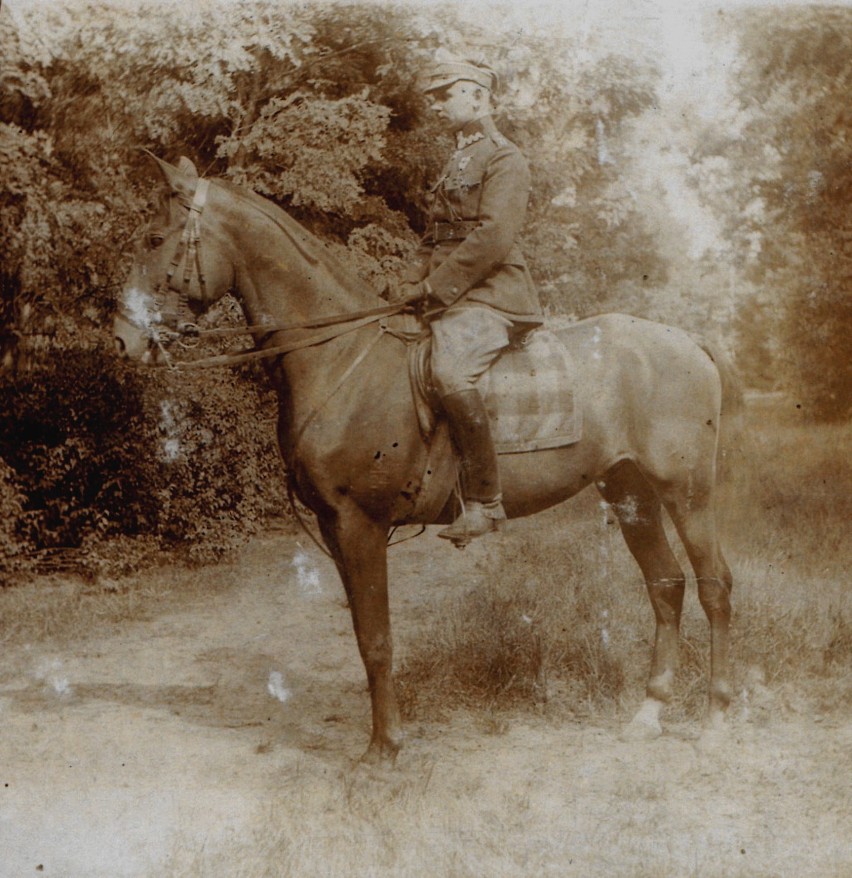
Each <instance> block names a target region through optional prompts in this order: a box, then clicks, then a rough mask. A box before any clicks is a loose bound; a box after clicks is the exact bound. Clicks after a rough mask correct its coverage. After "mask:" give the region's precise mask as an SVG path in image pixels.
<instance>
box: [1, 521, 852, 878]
mask: <svg viewBox="0 0 852 878" xmlns="http://www.w3.org/2000/svg"><path fill="white" fill-rule="evenodd" d="M488 539H492V538H490V537H489V538H488ZM482 542H483V543H484V542H486V541H482ZM483 551H487V547H486V548H479V547H477V546H471V548H470V549H468V550H466V552H463V553H462V552H457V551H455V550H453V549H452V548H450V547H448V546H446V545H445V544H443V543H442V542H441V541H439V540H438V539H437V538H436V537H435V536H434V534H431V533H430V534H427V535H426V536H424V537H422V538H420V539H418V540H413V541H410V542H407V543H405V544H404V545H402V546H399V547H398V548H396V549H395V550H394V551H393V558H392V575H393V581H394V586H393V594H392V603H393V614H394V622H395V635H396V644H397V655H398V657H399V658H404V657H405V655H406V653H407V652H408V651H409V650H410V649H412V647H413V645H414V644H415V643H416V642H417V638H418V637H422V636H423V635H424V631H425V630H426V629H425V621H426V620H427V619H428V618H429V616H430V612H431V608H432V607H434V605H435V602H436V601H440V600H441V598H442V597H446V596H447V595H450V594H452V593H453V592H454V591H458V590H459V589H461V588H464V584H463V583H464V581H465V576H466V574H467V573H468V572H469V571H470V569H471V566H472V565H474V564H476V562H477V552H483ZM155 577H156V578H158V580H159V582H160V584H162V581H163V580H164V579H166V580H167V581H169V582H172V583H173V585H174V589H173V593H172V594H171V595H165V596H164V595H163V591H162V589H160V591H158V593H157V596H156V598H154V597H152V598H150V599H148V600H147V603H146V598H145V597H144V593H145V583H146V578H155ZM193 580H194V581H193ZM130 585H133V586H134V587H136V588H138V589H139V591H140V593H141V594H142V595H143V597H141V598H140V611H139V613H138V618H136V619H133V620H129V621H126V622H124V623H121V624H104V625H95V626H93V628H92V630H91V631H90V632H88V633H81V634H80V635H79V636H76V637H72V638H68V637H65V638H63V639H62V641H61V642H60V641H57V640H44V641H40V642H29V643H21V644H14V645H11V646H7V647H6V649H5V653H4V663H3V667H2V672H0V721H2V727H3V735H2V739H0V876H2V878H19V876H27V875H36V874H43V875H49V876H63V878H77V876H80V878H99V876H110V878H116V876H183V875H204V876H219V875H221V876H228V878H231V876H239V875H245V876H263V875H276V876H298V878H309V876H340V875H352V876H373V875H375V876H448V878H455V876H478V878H480V876H490V878H495V876H575V875H576V876H584V878H585V876H596V875H607V876H613V875H615V876H622V875H623V876H655V878H658V876H686V875H695V876H702V878H703V876H749V878H757V876H797V878H804V876H814V878H831V876H837V878H840V876H846V875H850V874H852V808H850V805H852V791H850V772H849V764H850V756H849V754H850V753H852V722H850V721H849V719H848V717H845V716H843V715H841V714H834V713H831V714H825V715H822V716H814V715H812V714H810V713H808V712H806V711H798V710H797V709H796V707H795V705H787V706H786V707H785V709H783V710H776V709H775V707H774V706H773V709H771V710H770V709H767V704H768V703H773V705H774V704H775V703H776V702H767V704H761V703H760V700H759V698H758V699H757V700H756V701H755V702H754V703H753V704H748V703H743V702H742V701H740V702H739V703H738V705H737V707H736V709H735V710H734V711H733V712H732V716H731V719H730V724H729V728H728V729H727V730H726V732H725V733H724V734H723V735H721V736H716V737H713V738H708V737H707V736H702V735H701V729H700V728H699V727H698V726H697V725H694V724H691V723H681V724H676V725H669V726H667V728H666V732H665V734H664V735H663V737H661V738H659V739H657V740H655V741H650V742H625V741H622V740H621V739H620V737H619V726H620V724H621V723H622V722H623V719H625V718H626V716H625V717H624V718H620V719H619V720H618V721H616V720H615V719H614V718H612V717H602V718H599V719H595V718H594V716H592V717H590V718H589V719H588V720H584V721H583V722H579V721H577V720H576V719H575V720H573V721H572V720H570V719H569V720H566V719H565V713H564V712H560V711H559V710H558V704H557V705H555V709H553V710H543V711H536V710H534V709H528V710H518V711H516V712H514V713H511V714H499V715H498V714H487V715H486V714H481V713H473V712H466V711H462V710H457V711H454V712H450V713H448V714H447V715H445V716H443V717H436V718H434V719H429V720H428V721H424V720H423V719H422V718H421V719H420V720H419V721H414V722H409V724H408V726H407V736H408V737H407V741H406V746H405V748H404V750H403V751H402V753H401V755H400V757H399V759H398V760H397V763H396V765H395V766H394V767H392V768H391V767H379V768H375V767H367V766H363V765H360V764H359V763H358V761H357V757H358V756H359V755H360V754H361V753H362V752H363V750H364V749H365V747H366V744H367V740H368V732H369V708H368V699H367V695H366V690H365V682H364V677H363V671H362V667H361V663H360V660H359V658H358V654H357V650H356V647H355V640H354V636H353V634H352V631H351V623H350V619H349V613H348V610H347V608H346V605H345V603H344V601H343V597H342V589H341V588H340V585H339V583H338V581H337V579H336V576H335V574H334V571H333V568H332V565H331V563H330V562H329V561H328V560H327V559H326V558H324V557H323V556H322V555H320V553H319V551H318V550H317V549H316V548H315V547H314V546H312V545H311V544H310V543H308V542H306V541H305V539H304V537H296V536H294V535H293V534H288V533H286V532H271V533H267V534H266V535H264V536H262V537H259V538H257V539H255V540H254V541H253V542H252V543H251V544H250V545H249V546H248V547H247V548H246V550H245V551H244V552H243V553H242V554H241V555H240V556H239V557H238V558H235V559H234V560H232V561H230V562H228V563H225V564H222V565H219V566H216V567H212V568H205V569H202V570H195V571H192V570H180V569H169V568H163V569H159V570H155V571H148V572H146V573H140V574H138V575H137V576H136V577H135V578H133V579H132V581H131V582H130ZM127 586H128V583H124V584H123V586H122V587H127ZM756 691H759V687H758V690H756ZM641 695H642V693H641V691H637V692H636V693H635V701H636V703H637V704H638V702H639V701H640V700H641ZM559 697H560V696H559V695H558V692H557V693H556V694H555V695H554V696H553V698H554V699H555V700H556V701H557V702H558V699H559Z"/></svg>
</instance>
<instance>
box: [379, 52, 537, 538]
mask: <svg viewBox="0 0 852 878" xmlns="http://www.w3.org/2000/svg"><path fill="white" fill-rule="evenodd" d="M495 85H496V74H495V73H494V71H492V70H491V69H490V68H488V67H485V66H482V65H479V64H473V63H471V62H468V61H459V62H444V63H440V64H437V65H435V67H434V68H433V69H432V70H431V71H430V74H429V77H428V81H427V82H426V84H425V86H424V92H425V93H426V94H428V95H429V96H430V97H431V99H432V108H433V110H434V111H435V112H436V113H437V114H438V115H439V117H440V118H441V120H442V121H443V123H444V125H445V126H446V128H447V129H448V130H449V131H450V132H451V133H452V134H453V136H454V137H455V140H456V149H455V152H453V154H452V156H451V157H450V159H449V161H448V162H447V164H446V166H445V167H444V170H443V173H442V174H441V176H440V178H439V180H438V182H437V183H436V184H435V185H434V186H433V187H432V195H433V197H434V200H433V202H432V206H431V211H430V215H429V224H428V227H427V229H426V233H425V235H424V236H423V239H422V241H421V245H420V248H419V249H418V251H417V254H416V258H415V262H414V264H413V266H412V267H411V268H410V269H409V271H408V272H407V273H406V275H405V277H404V280H403V283H402V284H401V285H400V286H399V287H398V288H396V289H395V290H394V291H393V292H392V294H391V300H392V301H406V302H411V303H415V302H422V301H425V300H428V299H432V300H435V301H436V302H437V303H440V305H442V306H445V308H444V309H443V310H442V311H441V312H440V314H439V316H437V317H436V318H435V319H433V320H432V323H431V327H432V359H431V367H432V382H433V384H434V387H435V389H436V391H437V393H438V396H439V397H440V399H441V403H442V405H443V408H444V411H445V412H446V415H447V419H448V421H449V424H450V432H451V435H452V437H453V442H454V444H455V445H456V448H457V449H458V452H459V454H460V456H461V463H462V490H463V494H464V505H463V509H462V514H461V515H460V516H459V517H458V518H457V519H456V520H455V521H454V522H453V523H452V524H451V525H450V526H449V527H447V528H445V529H444V530H442V531H441V532H440V533H439V536H441V537H444V538H445V539H449V540H452V541H453V542H455V543H457V544H461V545H464V544H465V543H467V542H468V541H469V540H470V539H472V538H473V537H477V536H481V535H482V534H485V533H488V532H489V531H492V530H495V529H496V528H497V526H498V523H499V522H500V521H502V520H503V519H505V517H506V514H505V512H504V511H503V504H502V495H501V489H500V478H499V473H498V469H497V454H496V451H495V449H494V443H493V440H492V437H491V429H490V426H489V422H488V415H487V412H486V409H485V405H484V403H483V400H482V397H481V395H480V393H479V390H478V389H477V386H476V382H477V380H478V379H479V378H480V377H481V376H482V375H483V374H484V372H485V371H486V370H487V369H488V367H489V366H490V365H491V364H492V363H493V362H494V361H495V360H496V359H497V358H498V357H499V356H500V354H501V353H502V352H503V351H504V350H505V349H506V348H507V347H508V346H509V345H510V344H511V342H512V339H513V337H514V336H515V335H517V334H518V333H519V332H524V331H526V330H528V329H530V328H531V327H532V326H536V325H538V324H540V323H541V322H542V319H543V318H542V316H541V314H542V311H541V305H540V303H539V299H538V294H537V292H536V289H535V286H534V284H533V281H532V278H531V277H530V273H529V269H528V268H527V265H526V262H525V260H524V257H523V255H522V254H521V251H520V249H519V247H518V243H517V239H518V237H519V235H520V232H521V228H522V226H523V223H524V219H525V216H526V209H527V200H528V197H529V188H530V172H529V167H528V165H527V162H526V159H524V157H523V155H522V154H521V152H520V150H519V149H518V148H517V147H516V146H515V145H514V144H513V143H510V142H509V141H508V140H507V139H506V138H505V137H504V136H503V135H502V134H500V132H499V131H498V130H497V128H496V127H495V125H494V121H493V119H492V117H491V113H492V110H493V107H492V97H491V95H492V92H493V90H494V87H495Z"/></svg>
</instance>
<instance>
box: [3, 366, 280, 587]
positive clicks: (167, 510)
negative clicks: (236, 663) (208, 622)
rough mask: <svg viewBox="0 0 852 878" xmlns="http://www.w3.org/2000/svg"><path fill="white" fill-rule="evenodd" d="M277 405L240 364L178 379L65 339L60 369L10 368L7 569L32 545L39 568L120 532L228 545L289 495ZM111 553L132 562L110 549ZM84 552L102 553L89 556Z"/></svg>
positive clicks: (216, 547)
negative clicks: (275, 426)
mask: <svg viewBox="0 0 852 878" xmlns="http://www.w3.org/2000/svg"><path fill="white" fill-rule="evenodd" d="M273 414H274V402H273V400H272V399H271V398H269V397H268V396H266V395H264V393H262V392H260V393H259V392H258V391H256V390H255V389H254V387H253V386H252V385H249V384H248V383H247V382H246V381H245V380H243V379H242V378H241V377H239V375H234V374H231V373H226V372H217V373H216V374H213V375H211V374H206V375H204V376H200V375H192V376H186V375H181V376H180V378H175V377H174V376H170V375H164V374H163V373H152V372H146V371H144V370H141V369H137V368H133V367H127V366H124V365H123V364H121V363H118V362H117V361H116V359H115V358H114V357H113V356H112V355H110V354H106V353H103V352H101V351H99V350H96V349H94V350H88V351H86V350H76V351H71V350H57V351H55V352H54V353H53V355H52V357H51V359H50V368H49V369H39V370H36V371H34V372H30V373H27V374H25V375H22V376H17V377H15V378H11V377H7V378H6V379H5V380H4V381H3V383H2V384H0V460H2V462H3V466H4V467H5V470H4V473H3V475H4V476H5V477H4V479H3V481H2V484H3V488H2V502H3V510H4V511H5V512H6V513H7V516H6V519H5V524H4V534H3V539H4V541H6V542H7V543H10V546H9V551H8V552H7V553H5V554H4V559H3V560H0V565H2V566H0V569H3V568H5V569H6V570H9V568H10V563H11V559H17V560H16V562H15V563H16V565H17V566H18V567H20V566H21V558H22V555H25V554H29V555H32V557H33V560H34V563H35V566H36V567H38V564H39V559H44V558H45V557H48V556H49V554H50V553H51V552H54V551H56V550H60V549H61V550H68V549H77V550H80V549H85V550H86V553H91V552H92V551H93V549H94V544H95V543H96V542H97V540H109V539H112V538H117V537H119V536H125V537H126V536H141V537H147V538H148V540H149V541H150V539H152V538H153V539H154V540H155V541H156V543H157V545H159V546H160V547H161V548H165V549H171V550H175V549H178V548H180V549H181V550H183V551H185V552H186V553H187V555H188V557H189V558H191V559H192V560H196V561H202V560H208V559H213V558H216V557H218V556H220V555H221V554H222V552H224V551H225V550H227V549H228V548H229V547H231V546H232V545H234V543H235V542H236V541H238V540H240V539H241V538H243V537H244V535H245V534H247V533H250V532H251V531H252V529H253V528H254V527H256V526H257V524H258V523H259V522H260V521H261V520H262V519H263V517H264V515H265V513H266V512H267V511H268V510H269V509H270V508H271V507H273V506H277V508H278V509H280V508H281V507H282V505H283V503H284V498H283V495H284V491H283V480H282V467H281V463H280V459H279V458H278V455H277V452H276V451H275V446H274V433H273V430H272V428H271V423H268V424H267V423H260V422H266V421H270V422H271V420H272V417H273ZM143 544H144V543H143ZM125 548H126V546H125ZM148 548H149V549H150V545H149V546H148ZM120 554H121V553H119V555H120ZM132 554H133V553H131V557H132ZM103 555H104V558H106V559H108V558H110V557H112V562H111V565H110V566H112V567H115V566H116V565H119V566H120V558H119V557H117V556H116V553H114V552H112V551H111V550H110V549H109V547H108V546H107V547H105V548H104V551H103ZM96 560H97V559H96ZM102 560H103V559H102ZM78 562H79V565H82V566H83V567H86V565H89V566H91V564H92V563H94V562H93V560H92V558H88V559H87V558H86V557H84V554H82V553H81V554H80V556H79V557H78ZM96 566H97V565H96Z"/></svg>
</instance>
